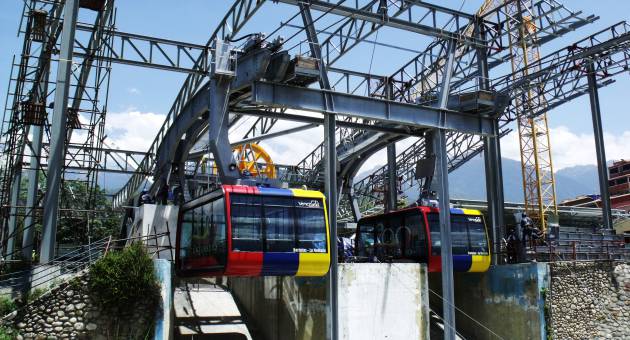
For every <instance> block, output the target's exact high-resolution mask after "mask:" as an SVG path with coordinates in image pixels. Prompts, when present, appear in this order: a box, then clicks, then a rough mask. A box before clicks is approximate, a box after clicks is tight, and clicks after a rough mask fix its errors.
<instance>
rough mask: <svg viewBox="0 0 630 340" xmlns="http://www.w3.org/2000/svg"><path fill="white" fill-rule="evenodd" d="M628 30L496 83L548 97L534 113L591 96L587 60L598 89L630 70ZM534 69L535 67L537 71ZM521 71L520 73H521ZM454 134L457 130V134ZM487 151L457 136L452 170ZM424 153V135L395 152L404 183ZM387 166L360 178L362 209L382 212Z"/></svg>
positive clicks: (510, 110) (505, 129) (615, 29)
mask: <svg viewBox="0 0 630 340" xmlns="http://www.w3.org/2000/svg"><path fill="white" fill-rule="evenodd" d="M628 29H629V26H628V24H626V23H625V22H620V23H618V24H615V25H613V26H611V27H609V28H607V29H604V30H602V31H600V32H597V33H595V34H593V35H591V36H589V37H587V38H584V39H582V40H580V41H577V42H575V43H573V44H571V45H568V46H567V47H566V48H563V49H560V50H558V51H556V52H554V53H551V54H549V55H547V56H545V57H543V58H541V59H540V60H539V62H538V64H537V65H535V66H532V70H530V71H531V72H530V73H529V74H528V75H527V76H521V77H517V78H514V77H513V75H512V74H508V75H504V76H502V77H499V78H496V79H493V81H492V86H493V87H494V88H496V89H498V90H499V91H500V92H503V93H505V94H506V95H508V96H509V97H510V98H522V96H523V95H524V93H527V91H536V95H537V96H545V98H547V100H546V101H544V102H542V101H540V102H539V103H540V105H536V106H532V107H530V108H529V109H530V112H531V114H532V115H533V116H538V115H540V114H542V113H544V112H548V111H550V110H552V109H554V108H556V107H558V106H560V105H562V104H564V103H566V102H568V101H571V100H573V99H575V98H578V97H580V96H582V95H585V94H588V82H587V72H586V65H587V61H588V60H594V62H595V74H596V77H597V84H598V86H599V87H604V86H608V85H610V84H612V83H614V78H613V77H614V76H615V75H618V74H622V73H624V72H627V70H628V66H629V65H628V62H629V60H628V57H629V56H630V55H629V54H628V50H627V47H628V43H627V41H628V39H629V36H628V32H629V31H628ZM534 67H535V68H536V71H533V69H534ZM517 72H522V71H520V70H519V71H517ZM517 105H518V104H517V101H515V100H512V101H511V102H510V105H508V107H507V108H506V110H505V112H504V113H503V115H502V117H501V120H500V121H501V128H502V132H501V136H505V135H506V134H507V133H509V131H510V129H509V123H510V122H513V121H514V120H515V119H516V117H517V116H518V112H519V108H518V106H517ZM454 135H455V134H454ZM482 151H483V145H482V143H481V141H480V140H478V139H476V138H474V137H472V136H467V135H461V134H460V135H459V136H458V138H457V139H453V142H452V143H451V144H449V159H450V164H449V171H454V170H456V169H457V168H459V167H460V166H461V165H463V164H464V163H465V162H467V161H468V160H469V159H471V158H473V157H475V156H477V155H479V154H480V153H481V152H482ZM424 155H425V152H424V139H420V140H418V141H417V142H416V143H414V144H412V145H411V146H410V147H409V148H408V149H406V150H405V151H403V152H402V153H400V154H399V155H398V156H397V162H396V170H397V176H399V177H401V178H402V184H405V185H410V186H411V185H414V183H413V181H414V171H415V166H416V163H417V161H418V160H419V159H422V158H423V157H424ZM386 172H387V168H386V166H383V167H381V168H379V169H377V170H376V171H375V172H374V173H373V174H371V175H369V176H367V177H365V178H364V179H362V180H361V181H359V182H357V183H356V184H355V186H354V194H355V195H356V196H357V197H358V199H359V204H360V207H361V209H362V211H365V212H368V213H369V212H372V213H373V212H378V211H381V210H382V206H379V204H378V203H379V202H381V201H382V200H383V197H382V195H374V194H373V193H374V192H375V190H374V188H382V187H383V185H384V183H385V174H386ZM341 214H342V216H340V218H342V219H344V220H347V219H350V218H352V214H351V211H349V210H347V207H346V210H342V213H341Z"/></svg>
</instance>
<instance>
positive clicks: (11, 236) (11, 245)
mask: <svg viewBox="0 0 630 340" xmlns="http://www.w3.org/2000/svg"><path fill="white" fill-rule="evenodd" d="M18 162H21V160H18ZM17 169H18V170H17V171H16V172H15V176H13V183H11V208H10V209H9V230H8V233H7V248H6V249H5V254H6V259H7V260H12V259H13V257H14V256H13V255H14V254H13V252H14V251H15V238H16V236H17V214H18V208H17V206H18V203H19V199H20V184H21V182H22V166H19V167H17Z"/></svg>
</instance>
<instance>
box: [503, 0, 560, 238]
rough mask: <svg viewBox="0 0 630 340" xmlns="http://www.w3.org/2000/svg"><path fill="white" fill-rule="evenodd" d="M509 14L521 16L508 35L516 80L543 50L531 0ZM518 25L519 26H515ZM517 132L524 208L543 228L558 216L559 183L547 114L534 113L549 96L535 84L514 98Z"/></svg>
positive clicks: (512, 5) (535, 67) (532, 68)
mask: <svg viewBox="0 0 630 340" xmlns="http://www.w3.org/2000/svg"><path fill="white" fill-rule="evenodd" d="M506 5H507V11H508V13H510V14H512V15H513V16H514V17H516V18H519V21H518V22H514V21H508V24H509V25H515V26H514V28H517V27H518V29H514V30H510V32H512V33H511V34H510V36H509V38H510V39H509V41H510V52H511V53H510V54H511V56H512V59H511V64H512V71H513V72H514V77H515V79H516V78H517V77H526V76H528V75H529V74H531V73H536V72H538V71H539V70H540V65H539V63H538V61H539V60H540V51H539V47H538V45H536V39H537V37H536V33H537V26H536V25H537V24H536V22H534V21H533V20H532V19H531V14H528V12H530V8H531V1H527V0H518V1H514V2H509V3H506ZM516 25H518V26H516ZM515 100H516V105H515V106H516V108H518V111H517V117H518V118H517V122H518V135H519V146H520V156H521V170H522V175H523V193H524V202H525V211H526V212H527V213H528V215H530V217H531V218H532V219H533V220H534V222H535V223H537V225H539V226H540V227H541V229H542V230H543V231H544V230H545V229H546V227H547V215H548V214H553V215H557V213H558V207H557V205H556V185H555V180H554V174H553V162H552V157H551V143H550V138H549V126H548V124H547V114H546V113H543V114H540V115H536V116H534V115H533V113H532V109H531V108H533V107H545V106H546V99H545V95H544V94H543V93H540V90H539V89H537V88H535V87H532V88H530V89H529V90H528V91H525V92H524V93H523V94H522V96H520V97H517V98H515Z"/></svg>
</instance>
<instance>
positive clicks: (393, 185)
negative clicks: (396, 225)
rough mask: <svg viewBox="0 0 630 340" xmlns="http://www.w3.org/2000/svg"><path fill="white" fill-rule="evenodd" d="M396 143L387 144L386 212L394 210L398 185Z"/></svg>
mask: <svg viewBox="0 0 630 340" xmlns="http://www.w3.org/2000/svg"><path fill="white" fill-rule="evenodd" d="M396 177H397V176H396V143H395V142H394V143H390V144H387V202H386V203H387V204H385V209H386V211H394V210H396V205H397V204H396V203H397V201H398V185H397V181H396Z"/></svg>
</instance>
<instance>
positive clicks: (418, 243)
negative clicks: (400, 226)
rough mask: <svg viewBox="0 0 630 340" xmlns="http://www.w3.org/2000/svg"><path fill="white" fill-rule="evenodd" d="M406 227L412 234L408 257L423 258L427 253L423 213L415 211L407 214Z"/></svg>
mask: <svg viewBox="0 0 630 340" xmlns="http://www.w3.org/2000/svg"><path fill="white" fill-rule="evenodd" d="M405 226H406V227H407V228H408V229H409V232H410V233H411V239H410V244H411V247H410V248H409V249H407V250H406V256H407V257H414V258H418V257H422V255H423V254H426V251H427V235H426V229H425V228H424V220H423V219H422V213H421V212H420V211H419V210H416V209H414V210H412V211H411V212H408V213H407V214H405Z"/></svg>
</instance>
